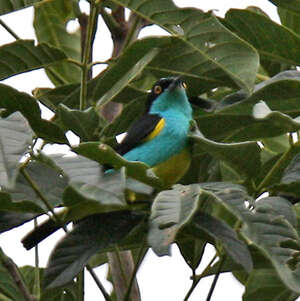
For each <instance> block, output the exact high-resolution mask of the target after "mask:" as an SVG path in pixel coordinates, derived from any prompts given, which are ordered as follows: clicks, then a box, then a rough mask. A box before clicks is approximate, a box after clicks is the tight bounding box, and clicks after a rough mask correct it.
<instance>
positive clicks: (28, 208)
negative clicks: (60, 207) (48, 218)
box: [0, 192, 44, 214]
mask: <svg viewBox="0 0 300 301" xmlns="http://www.w3.org/2000/svg"><path fill="white" fill-rule="evenodd" d="M0 211H2V212H11V213H13V212H23V213H33V214H42V213H44V209H42V208H41V206H40V204H36V203H35V202H33V201H27V200H18V201H14V200H13V199H12V197H11V195H10V194H9V193H7V192H0Z"/></svg>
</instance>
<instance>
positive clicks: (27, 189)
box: [9, 162, 67, 213]
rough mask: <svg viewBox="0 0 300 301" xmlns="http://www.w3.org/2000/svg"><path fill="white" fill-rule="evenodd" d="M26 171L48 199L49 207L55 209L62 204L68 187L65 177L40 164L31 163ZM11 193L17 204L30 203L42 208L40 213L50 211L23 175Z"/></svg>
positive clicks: (18, 178)
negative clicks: (64, 192)
mask: <svg viewBox="0 0 300 301" xmlns="http://www.w3.org/2000/svg"><path fill="white" fill-rule="evenodd" d="M25 171H26V173H27V174H28V176H29V177H30V179H31V180H32V181H33V183H35V185H36V186H37V187H38V189H39V190H40V192H41V193H42V194H43V196H44V197H45V198H46V199H47V201H48V203H49V205H51V206H52V207H53V208H54V207H57V206H58V205H60V204H62V195H63V191H64V189H65V188H66V186H67V180H66V178H65V177H62V176H61V174H60V173H59V172H58V171H57V170H55V169H53V168H51V167H49V166H47V165H45V164H43V163H40V162H30V163H29V164H28V165H27V166H26V169H25ZM9 192H10V196H11V198H12V200H13V202H15V203H19V202H20V204H22V201H29V202H30V203H32V205H35V206H37V207H38V208H40V211H39V212H40V213H43V212H47V211H48V208H47V207H46V205H45V204H44V202H42V201H41V199H40V198H39V197H38V196H37V195H36V192H35V191H34V190H33V189H32V187H31V185H30V184H29V183H28V182H27V180H26V179H25V178H24V176H23V174H21V173H20V174H19V175H18V177H17V181H16V185H15V188H14V189H11V190H9ZM28 209H29V208H28ZM28 212H29V210H28Z"/></svg>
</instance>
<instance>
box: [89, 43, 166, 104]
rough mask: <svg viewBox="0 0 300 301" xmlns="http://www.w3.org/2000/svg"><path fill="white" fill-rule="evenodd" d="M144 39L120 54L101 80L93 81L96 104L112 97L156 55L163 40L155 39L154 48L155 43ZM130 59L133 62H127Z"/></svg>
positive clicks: (104, 102)
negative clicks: (107, 83) (116, 61)
mask: <svg viewBox="0 0 300 301" xmlns="http://www.w3.org/2000/svg"><path fill="white" fill-rule="evenodd" d="M145 41H146V40H144V41H143V42H142V43H141V42H140V41H137V42H136V43H135V44H134V45H133V46H132V47H131V48H130V51H127V52H126V53H125V54H124V56H122V58H121V60H120V61H119V63H118V64H117V65H114V66H113V67H111V68H110V69H109V71H108V72H105V73H104V74H103V77H102V80H101V81H98V82H96V81H95V85H94V89H93V94H92V99H94V100H96V99H99V98H100V99H99V100H98V101H97V106H101V105H104V104H106V103H107V102H109V101H110V100H111V99H113V98H114V97H115V96H116V95H117V94H118V93H119V92H120V91H122V90H123V89H124V88H125V87H126V86H127V85H128V84H129V83H130V82H131V81H132V80H133V79H134V78H135V77H136V76H137V75H138V74H140V73H141V72H142V71H143V69H144V68H145V67H146V66H147V65H148V64H149V63H150V62H151V61H152V60H153V59H154V58H155V57H156V56H157V55H158V53H159V48H160V47H162V44H163V43H161V42H163V40H156V43H155V44H157V48H155V46H156V45H155V44H154V45H153V44H149V42H150V41H148V44H146V42H145ZM134 46H136V47H134ZM125 60H126V61H125ZM131 61H133V62H135V63H134V64H132V65H130V64H129V62H131ZM120 70H121V72H120ZM105 82H109V85H105Z"/></svg>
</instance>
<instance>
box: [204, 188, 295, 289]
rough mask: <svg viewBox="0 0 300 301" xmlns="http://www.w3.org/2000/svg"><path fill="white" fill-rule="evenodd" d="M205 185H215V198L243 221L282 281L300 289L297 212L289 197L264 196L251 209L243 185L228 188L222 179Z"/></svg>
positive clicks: (243, 231)
mask: <svg viewBox="0 0 300 301" xmlns="http://www.w3.org/2000/svg"><path fill="white" fill-rule="evenodd" d="M201 186H202V187H203V188H205V189H207V190H210V189H212V191H214V193H213V195H212V199H214V200H215V201H216V202H217V203H219V204H222V206H225V208H227V210H229V211H230V212H232V213H233V214H234V215H236V216H237V217H239V218H240V219H241V221H243V223H244V227H243V229H242V234H243V235H244V236H245V238H246V239H247V240H249V241H251V242H252V243H253V244H254V245H255V246H256V247H257V248H258V249H259V250H260V251H261V252H262V253H263V254H264V256H266V258H268V259H269V260H270V261H271V263H272V265H273V266H274V268H275V269H276V271H277V273H278V275H279V277H280V279H281V280H282V282H283V283H284V284H285V285H286V286H287V287H288V288H289V289H291V290H293V291H295V292H297V293H299V292H300V285H299V277H300V268H299V267H298V265H297V259H296V258H297V256H299V249H300V239H299V237H298V234H297V232H296V230H295V228H294V226H295V214H294V212H293V209H292V205H291V204H290V203H289V201H288V200H286V199H284V198H282V197H268V198H262V199H260V200H259V201H257V202H256V203H255V204H254V206H255V210H251V209H250V207H249V206H247V205H246V203H245V202H246V201H249V197H247V195H246V194H245V192H244V191H243V190H242V189H241V188H239V186H232V184H228V186H227V189H226V188H225V187H226V185H225V186H224V184H221V185H220V184H218V183H215V184H213V183H211V184H209V183H208V184H203V185H201ZM210 187H211V188H210ZM218 187H219V191H217V190H218Z"/></svg>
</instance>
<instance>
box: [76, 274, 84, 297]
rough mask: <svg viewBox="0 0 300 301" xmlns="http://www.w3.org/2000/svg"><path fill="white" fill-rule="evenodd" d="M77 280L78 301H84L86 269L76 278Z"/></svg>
mask: <svg viewBox="0 0 300 301" xmlns="http://www.w3.org/2000/svg"><path fill="white" fill-rule="evenodd" d="M76 280H77V283H76V284H77V299H76V300H77V301H84V268H83V269H82V271H80V273H79V274H78V275H77V277H76Z"/></svg>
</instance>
